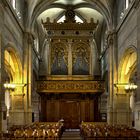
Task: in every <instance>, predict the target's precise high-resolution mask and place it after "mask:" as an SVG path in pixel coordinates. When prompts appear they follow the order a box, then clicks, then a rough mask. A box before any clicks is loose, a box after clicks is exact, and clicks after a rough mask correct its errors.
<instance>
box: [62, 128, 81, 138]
mask: <svg viewBox="0 0 140 140" xmlns="http://www.w3.org/2000/svg"><path fill="white" fill-rule="evenodd" d="M61 140H82V137H81V136H80V131H79V129H68V130H65V132H64V133H63V135H62V137H61Z"/></svg>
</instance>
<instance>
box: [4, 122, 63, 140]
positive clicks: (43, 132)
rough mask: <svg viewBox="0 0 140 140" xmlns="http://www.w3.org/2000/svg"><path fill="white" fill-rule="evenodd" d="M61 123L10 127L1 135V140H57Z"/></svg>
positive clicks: (36, 123)
mask: <svg viewBox="0 0 140 140" xmlns="http://www.w3.org/2000/svg"><path fill="white" fill-rule="evenodd" d="M62 129H63V123H62V122H35V123H32V124H30V125H25V126H12V127H11V128H10V129H9V130H8V132H7V133H3V134H2V139H3V140H35V139H36V140H59V139H60V137H61V135H62Z"/></svg>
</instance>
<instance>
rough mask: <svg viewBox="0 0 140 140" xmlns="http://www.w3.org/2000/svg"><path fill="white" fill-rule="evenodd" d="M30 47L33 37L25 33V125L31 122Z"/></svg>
mask: <svg viewBox="0 0 140 140" xmlns="http://www.w3.org/2000/svg"><path fill="white" fill-rule="evenodd" d="M32 47H33V36H32V35H31V34H30V33H25V37H24V73H23V79H24V83H26V84H27V85H26V86H25V87H24V94H25V98H24V111H25V124H28V123H31V122H32V106H31V94H32V73H33V71H32V68H33V66H32V65H33V64H32Z"/></svg>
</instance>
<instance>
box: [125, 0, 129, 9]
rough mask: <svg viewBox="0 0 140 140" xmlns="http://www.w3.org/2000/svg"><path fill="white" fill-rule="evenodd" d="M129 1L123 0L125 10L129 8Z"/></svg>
mask: <svg viewBox="0 0 140 140" xmlns="http://www.w3.org/2000/svg"><path fill="white" fill-rule="evenodd" d="M129 1H130V0H125V9H127V8H128V6H129Z"/></svg>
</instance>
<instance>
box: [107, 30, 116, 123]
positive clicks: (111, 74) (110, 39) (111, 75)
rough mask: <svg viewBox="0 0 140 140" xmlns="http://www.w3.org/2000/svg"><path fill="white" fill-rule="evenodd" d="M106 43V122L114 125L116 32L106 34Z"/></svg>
mask: <svg viewBox="0 0 140 140" xmlns="http://www.w3.org/2000/svg"><path fill="white" fill-rule="evenodd" d="M107 43H108V51H107V52H108V80H109V81H108V87H109V97H108V107H107V108H108V112H107V114H108V115H107V122H108V123H109V124H114V113H113V112H114V110H113V109H114V93H115V89H114V83H116V81H117V70H116V66H117V47H116V32H115V31H111V32H108V36H107Z"/></svg>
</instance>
